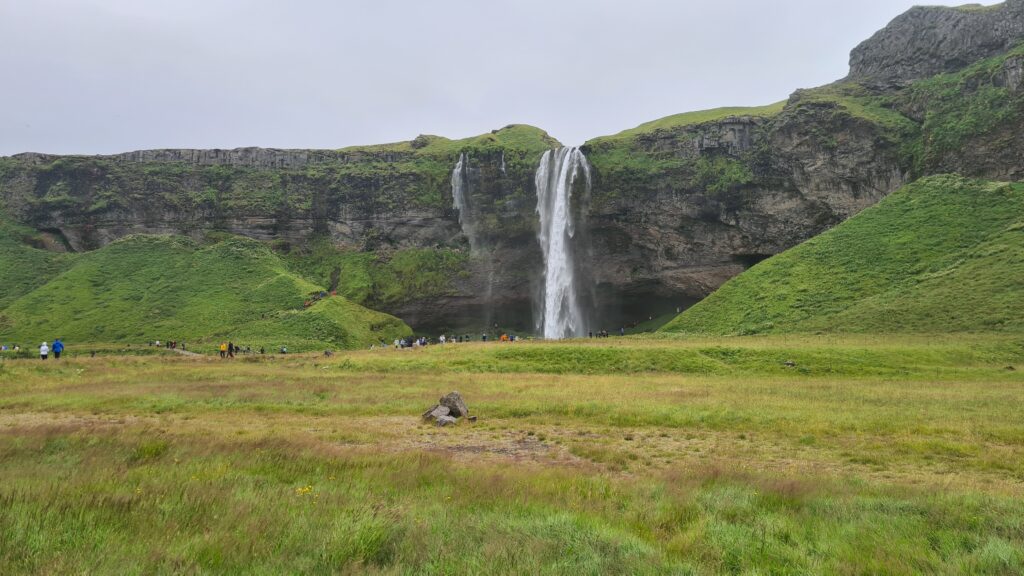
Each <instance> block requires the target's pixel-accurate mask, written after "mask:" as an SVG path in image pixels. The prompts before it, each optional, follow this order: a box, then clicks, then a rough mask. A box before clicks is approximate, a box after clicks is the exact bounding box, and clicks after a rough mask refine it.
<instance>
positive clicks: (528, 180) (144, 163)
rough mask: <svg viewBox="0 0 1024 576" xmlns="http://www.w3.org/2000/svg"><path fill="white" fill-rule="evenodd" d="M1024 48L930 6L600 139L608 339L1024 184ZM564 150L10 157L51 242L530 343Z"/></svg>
mask: <svg viewBox="0 0 1024 576" xmlns="http://www.w3.org/2000/svg"><path fill="white" fill-rule="evenodd" d="M1022 37H1024V0H1012V1H1009V2H1006V3H1005V4H1002V5H999V6H996V7H987V8H982V7H965V8H915V9H913V10H911V11H910V12H908V13H907V14H904V15H903V16H901V17H899V18H897V19H896V20H895V21H894V22H893V23H892V24H891V25H890V26H889V27H887V28H886V29H884V30H882V31H880V32H879V33H878V34H876V35H875V36H874V37H873V38H872V39H870V40H868V41H867V42H865V43H864V44H862V45H861V46H859V47H858V48H857V49H855V50H854V52H853V54H852V56H851V73H850V76H849V77H848V78H847V79H845V80H843V81H840V82H837V83H836V84H833V85H830V86H826V87H822V88H817V89H811V90H800V91H797V92H796V93H795V94H793V96H792V97H791V98H790V99H789V100H788V101H787V102H784V103H780V104H777V105H774V106H767V107H764V108H757V109H722V110H717V111H708V112H702V113H694V114H683V115H679V116H675V117H670V118H666V119H662V120H659V121H655V122H652V123H650V124H647V125H644V126H640V127H638V128H636V129H633V130H628V131H626V132H623V133H621V134H618V135H615V136H608V137H603V138H597V139H595V140H592V141H590V142H588V143H586V144H585V145H584V146H583V147H582V150H583V152H584V153H585V154H586V156H587V158H588V159H589V161H590V164H591V166H592V169H593V182H592V187H591V189H590V192H589V194H585V193H584V192H583V191H582V190H579V191H577V192H576V195H575V197H574V201H573V210H574V212H575V218H576V219H577V221H578V223H579V226H578V230H580V232H579V233H580V234H583V235H585V242H584V245H585V246H586V247H587V248H586V250H585V251H584V252H585V254H582V255H581V256H580V260H581V262H580V263H579V264H580V268H581V272H582V274H583V277H584V279H585V284H586V286H588V287H590V288H591V289H592V290H591V294H589V296H588V302H590V305H591V306H592V307H594V308H595V309H596V313H595V317H594V319H595V322H594V323H593V325H594V326H595V328H602V327H604V328H607V329H613V328H614V327H616V326H618V325H620V324H622V323H629V322H632V321H636V320H646V319H647V318H649V317H651V316H654V315H658V314H663V313H669V312H674V311H675V309H676V308H681V307H685V306H687V305H688V304H690V303H692V302H694V301H696V300H698V299H700V298H702V297H704V296H706V295H707V294H709V293H710V292H711V291H713V290H715V289H716V288H717V287H718V286H720V285H721V284H722V283H723V282H725V281H726V280H728V279H729V278H731V277H733V276H735V275H736V274H738V273H739V272H741V271H743V270H744V269H745V268H748V267H749V266H751V265H753V264H755V263H757V262H759V261H760V260H763V259H764V258H766V257H768V256H771V255H774V254H777V253H779V252H781V251H783V250H785V249H787V248H790V247H792V246H794V245H796V244H798V243H800V242H802V241H804V240H806V239H808V238H810V237H812V236H815V235H817V234H819V233H821V232H822V231H824V230H826V229H828V228H830V227H832V226H834V225H835V224H837V223H839V222H842V221H843V220H845V219H847V218H849V217H850V216H852V215H854V214H856V213H857V212H859V211H860V210H863V209H864V208H866V207H868V206H871V205H873V204H874V203H876V202H878V201H879V200H880V199H881V198H883V197H885V196H886V195H887V194H889V193H890V192H892V191H894V190H895V189H897V188H898V187H900V186H902V185H903V184H905V183H907V182H909V181H911V180H914V179H916V178H918V177H920V176H923V175H927V174H934V173H940V172H958V173H961V174H964V175H967V176H977V177H984V178H988V179H994V180H1017V179H1020V178H1021V177H1022V172H1024V169H1022V167H1024V140H1022V136H1021V134H1024V130H1022V128H1024V126H1022V119H1021V117H1022V110H1024V102H1022V95H1024V90H1022V78H1024V51H1022V50H1021V49H1020V48H1018V47H1017V45H1018V43H1019V42H1020V41H1021V40H1022ZM558 145H559V144H558V143H557V142H556V141H555V140H553V139H552V138H550V137H549V136H548V135H547V134H545V133H544V132H543V131H541V130H538V129H535V128H531V127H527V126H510V127H507V128H505V129H502V130H498V131H495V132H494V133H491V134H486V135H483V136H480V137H477V138H471V139H467V140H460V141H452V140H447V139H444V138H438V137H427V136H421V137H419V138H417V139H415V140H413V141H411V142H406V143H400V144H393V145H383V146H369V147H360V148H351V149H345V150H338V151H329V150H269V149H258V148H245V149H237V150H151V151H142V152H131V153H127V154H121V155H116V156H96V157H93V156H73V157H71V156H69V157H59V156H49V155H42V154H21V155H17V156H14V157H10V158H0V202H2V211H3V213H4V214H5V215H6V217H8V218H12V219H14V220H17V221H18V222H20V223H23V224H27V225H29V226H31V227H33V228H35V229H36V230H38V231H39V232H40V233H41V238H42V240H38V239H37V242H39V243H41V244H42V245H46V246H48V247H50V248H51V249H65V250H74V251H87V250H92V249H95V248H98V247H100V246H103V245H105V244H107V243H109V242H111V241H113V240H115V239H117V238H120V237H123V236H125V235H129V234H137V233H147V234H152V233H156V234H184V235H189V236H192V237H194V238H197V239H202V238H204V237H208V236H209V235H211V234H214V235H216V234H220V233H233V234H240V235H244V236H248V237H251V238H256V239H259V240H264V241H267V242H270V243H272V245H273V247H274V248H275V249H277V250H278V251H279V252H280V253H282V254H285V255H288V256H289V257H290V258H292V259H293V261H294V262H295V263H296V266H297V267H299V268H302V269H304V270H308V271H310V274H313V275H316V276H317V277H316V278H315V279H316V280H318V281H319V282H320V283H321V284H323V285H324V286H330V287H332V288H337V289H338V290H339V291H340V292H343V293H345V295H346V296H349V297H350V298H351V299H353V300H355V301H357V302H359V303H362V304H365V305H367V306H370V307H374V308H377V309H380V310H383V311H386V312H390V313H393V314H395V315H398V316H399V317H401V318H402V319H404V320H406V321H407V322H408V323H409V324H411V325H412V326H414V327H419V328H423V329H430V330H433V329H440V328H457V329H461V328H466V329H467V330H468V329H469V328H470V327H472V326H484V325H487V326H490V325H492V324H494V323H497V324H499V325H501V326H503V327H512V328H515V329H520V330H521V329H527V328H529V327H530V326H531V325H532V317H533V313H534V311H533V310H532V307H533V302H534V301H535V294H536V291H537V290H538V286H539V283H540V282H541V278H540V276H541V274H542V269H543V263H542V255H541V250H540V246H539V244H538V241H537V236H536V232H537V226H538V217H537V214H536V204H537V195H536V190H535V186H534V172H535V170H536V168H537V165H538V162H539V160H540V158H541V155H542V154H543V152H544V151H545V150H548V149H551V148H553V147H556V146H558ZM460 160H461V162H462V167H461V168H460V170H459V171H457V172H456V173H454V174H453V169H454V168H455V166H456V164H458V163H459V162H460ZM453 178H461V179H463V180H462V181H460V182H459V184H460V186H461V190H462V191H463V192H464V193H465V195H466V197H465V198H464V199H463V200H462V204H461V206H462V207H463V209H462V210H459V209H457V208H456V207H455V205H456V202H455V201H454V198H453V187H452V179H453ZM460 216H461V223H460ZM467 221H468V222H471V223H472V224H471V225H472V233H473V234H474V235H475V237H474V241H473V243H472V244H473V246H472V247H471V245H470V244H471V243H470V242H469V239H468V238H467V232H469V230H468V229H467Z"/></svg>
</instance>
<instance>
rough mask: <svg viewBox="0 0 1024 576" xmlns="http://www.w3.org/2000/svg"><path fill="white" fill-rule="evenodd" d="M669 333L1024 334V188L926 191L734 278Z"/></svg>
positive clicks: (945, 180) (936, 181) (942, 182)
mask: <svg viewBox="0 0 1024 576" xmlns="http://www.w3.org/2000/svg"><path fill="white" fill-rule="evenodd" d="M662 331H663V332H675V333H694V334H757V333H771V332H818V331H824V332H829V331H834V332H890V333H892V332H951V331H952V332H982V331H1024V185H1022V184H1004V183H991V182H981V181H975V180H968V179H964V178H961V177H957V176H934V177H930V178H925V179H922V180H919V181H918V182H916V183H914V184H911V185H909V186H907V187H905V188H904V189H902V190H900V191H898V192H896V193H894V194H893V195H891V196H890V197H889V198H887V199H886V200H884V201H883V202H881V203H880V204H878V205H877V206H875V207H873V208H870V209H868V210H865V211H864V212H863V213H861V214H860V215H858V216H856V217H854V218H852V219H850V220H848V221H846V222H845V223H843V224H840V225H839V226H837V227H836V228H834V229H832V230H831V231H829V232H826V233H825V234H822V235H820V236H818V237H816V238H814V239H812V240H810V241H808V242H805V243H804V244H801V245H800V246H797V247H796V248H793V249H792V250H789V251H787V252H784V253H782V254H780V255H778V256H776V257H774V258H771V259H769V260H766V261H765V262H762V263H761V264H759V265H757V266H755V267H754V268H752V269H750V270H749V271H747V272H746V273H744V274H742V275H740V276H738V277H736V278H734V279H733V280H731V281H730V282H728V283H726V284H725V285H724V286H723V287H722V288H721V289H719V290H718V291H717V292H715V293H714V294H712V295H711V296H709V297H708V298H707V299H705V300H704V301H703V302H701V303H699V304H697V305H696V306H694V307H693V308H691V309H689V310H687V311H686V312H684V313H683V314H682V315H680V316H679V317H678V318H676V319H675V320H673V321H672V322H670V323H669V324H668V325H666V326H665V327H664V328H663V329H662Z"/></svg>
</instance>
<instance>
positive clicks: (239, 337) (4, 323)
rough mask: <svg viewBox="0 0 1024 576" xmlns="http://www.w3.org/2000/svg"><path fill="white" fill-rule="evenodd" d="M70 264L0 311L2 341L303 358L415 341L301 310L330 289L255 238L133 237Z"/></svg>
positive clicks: (348, 318) (346, 309) (367, 318)
mask: <svg viewBox="0 0 1024 576" xmlns="http://www.w3.org/2000/svg"><path fill="white" fill-rule="evenodd" d="M29 250H32V249H29ZM33 252H34V253H36V254H35V256H36V257H40V258H43V257H45V255H46V254H48V253H46V252H44V251H41V250H33ZM68 258H69V259H72V258H73V263H72V264H71V265H70V266H69V267H68V268H67V270H66V271H64V272H62V273H60V274H59V275H56V276H55V277H53V278H52V279H50V280H48V281H46V282H45V283H43V284H42V285H40V286H38V287H36V288H35V289H34V290H31V291H29V292H28V293H26V294H24V295H22V296H20V297H18V298H17V299H15V300H14V301H13V302H11V303H10V304H9V305H8V306H7V307H6V308H4V309H3V310H2V311H0V339H2V341H4V342H11V341H18V342H31V343H36V341H37V340H38V341H43V340H46V341H50V340H52V339H53V338H57V337H62V338H64V339H65V340H67V341H69V342H79V343H80V342H128V343H144V342H148V341H151V340H179V341H185V342H187V343H188V344H190V348H191V349H198V348H200V347H202V346H203V345H206V346H207V347H209V346H212V345H215V344H216V343H218V342H219V341H221V340H233V341H235V342H236V343H239V344H246V345H250V346H253V347H259V346H266V347H267V348H268V349H276V348H277V347H279V346H282V345H285V346H288V347H289V348H292V349H296V350H301V349H318V348H336V347H340V348H357V347H363V346H368V345H370V344H372V343H376V342H378V341H379V340H380V339H384V340H386V341H390V340H391V339H393V338H394V337H396V336H398V335H404V334H408V333H409V328H408V327H407V326H405V325H404V324H403V323H402V322H401V321H400V320H398V319H397V318H394V317H391V316H388V315H386V314H381V313H377V312H373V311H370V310H367V309H365V308H363V307H361V306H359V305H357V304H354V303H352V302H349V301H348V300H346V299H344V298H342V297H332V298H328V299H326V300H323V301H320V302H318V303H316V304H314V305H313V306H311V307H309V308H304V301H305V300H306V299H307V298H308V295H309V294H310V293H312V292H319V291H320V290H323V289H324V288H325V287H324V286H322V285H318V284H315V283H312V282H309V281H307V280H305V279H304V278H302V277H301V276H299V275H297V274H295V273H293V272H291V271H290V270H289V269H288V268H287V266H286V265H285V263H284V262H283V261H282V260H281V259H280V258H279V257H278V256H277V255H276V254H274V253H273V252H272V251H271V250H270V249H269V248H268V247H267V246H266V245H264V244H262V243H260V242H257V241H254V240H248V239H243V238H238V237H229V238H227V239H224V240H221V241H219V242H216V243H215V244H212V245H207V246H200V245H197V244H195V243H194V242H192V241H191V240H188V239H186V238H183V237H176V236H132V237H128V238H125V239H123V240H120V241H117V242H114V243H112V244H110V245H108V246H106V247H104V248H102V249H100V250H96V251H93V252H89V253H85V254H76V255H68Z"/></svg>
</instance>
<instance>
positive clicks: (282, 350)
mask: <svg viewBox="0 0 1024 576" xmlns="http://www.w3.org/2000/svg"><path fill="white" fill-rule="evenodd" d="M287 353H288V347H287V346H281V354H287Z"/></svg>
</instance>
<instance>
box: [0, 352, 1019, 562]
mask: <svg viewBox="0 0 1024 576" xmlns="http://www.w3.org/2000/svg"><path fill="white" fill-rule="evenodd" d="M80 352H83V350H80V349H77V348H75V347H72V348H71V350H70V351H69V353H70V356H69V357H68V358H66V359H64V360H62V361H61V362H59V363H57V362H53V361H52V360H48V361H46V362H42V361H39V360H4V361H2V363H0V366H2V367H0V464H2V465H0V504H2V505H0V572H2V573H4V574H18V573H83V572H87V573H99V574H102V573H110V574H114V573H116V574H131V573H137V574H152V573H182V572H186V573H247V574H249V573H281V572H284V573H324V574H327V573H352V572H369V573H427V574H477V573H530V574H540V573H553V574H580V573H583V574H606V573H612V574H615V573H619V574H656V573H682V574H688V573H696V574H719V573H845V574H858V573H889V574H916V573H982V574H1013V573H1019V572H1020V571H1021V570H1022V569H1024V552H1022V550H1024V504H1022V500H1021V497H1022V496H1024V423H1022V422H1021V420H1020V417H1019V413H1020V411H1019V406H1020V403H1021V400H1022V399H1024V375H1021V373H1020V372H1018V371H1017V370H1009V369H1008V368H1009V367H1010V366H1017V365H1020V364H1024V362H1022V361H1024V348H1022V342H1021V341H1019V340H1015V339H1013V338H1011V337H1008V336H1005V335H1002V336H998V335H996V336H973V337H967V338H953V337H937V338H934V339H931V338H928V337H925V336H913V337H896V336H886V337H880V338H873V337H869V336H852V337H829V338H815V337H810V336H800V337H785V336H775V337H757V338H720V339H711V340H704V339H676V338H660V339H630V338H625V339H611V340H603V341H600V342H570V343H559V344H547V343H517V344H497V343H494V344H486V345H483V344H473V345H449V346H447V347H444V348H440V347H432V348H428V349H426V350H408V351H395V350H387V351H379V350H378V351H362V352H352V353H345V354H343V355H338V356H335V357H333V358H324V357H322V356H317V355H312V354H310V355H289V356H284V357H282V356H274V357H269V356H268V357H255V358H253V357H250V358H249V359H247V360H242V359H236V360H235V361H221V360H220V359H217V358H211V357H205V356H204V357H182V356H149V357H134V356H121V355H112V356H108V355H101V356H98V357H96V358H89V357H88V355H87V354H80ZM105 352H109V350H105ZM665 354H669V355H675V356H679V357H683V358H689V359H690V360H688V361H687V362H684V363H680V364H671V363H659V362H654V363H653V364H645V363H647V362H648V361H649V360H650V359H651V358H661V357H662V355H665ZM560 357H569V358H573V357H575V358H576V359H575V360H571V361H570V363H571V362H577V361H579V360H580V359H584V360H585V361H586V362H585V364H586V365H588V366H590V370H589V372H590V373H586V374H580V373H574V372H573V371H566V370H565V364H564V362H562V361H560V360H558V358H560ZM701 358H703V359H704V360H700V359H701ZM697 360H700V363H698V362H697ZM786 361H792V362H794V363H795V366H786V365H785V362H786ZM694 363H696V364H700V365H703V366H704V367H705V369H703V370H690V369H687V368H686V366H687V365H688V364H694ZM829 363H831V364H833V365H834V366H842V367H843V370H840V371H832V372H829V371H823V370H820V366H821V365H823V364H829ZM582 365H583V364H577V366H582ZM856 366H861V367H862V368H863V370H862V372H860V373H856V372H849V371H850V370H852V369H853V368H855V367H856ZM873 366H877V367H883V368H884V370H878V371H872V370H871V368H872V367H873ZM451 390H459V391H460V392H462V393H463V395H464V396H465V398H466V400H467V401H468V403H469V404H470V407H471V410H472V411H473V412H474V413H475V414H477V415H478V416H479V417H480V420H479V421H478V422H476V423H475V424H470V423H468V422H463V423H461V424H459V425H458V426H456V427H454V428H448V429H438V428H435V427H431V426H426V425H423V424H421V423H420V422H419V414H420V412H422V410H424V409H425V408H427V407H429V405H430V404H431V403H432V402H433V401H435V400H436V398H437V397H438V396H440V395H441V394H443V393H446V392H448V391H451Z"/></svg>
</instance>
